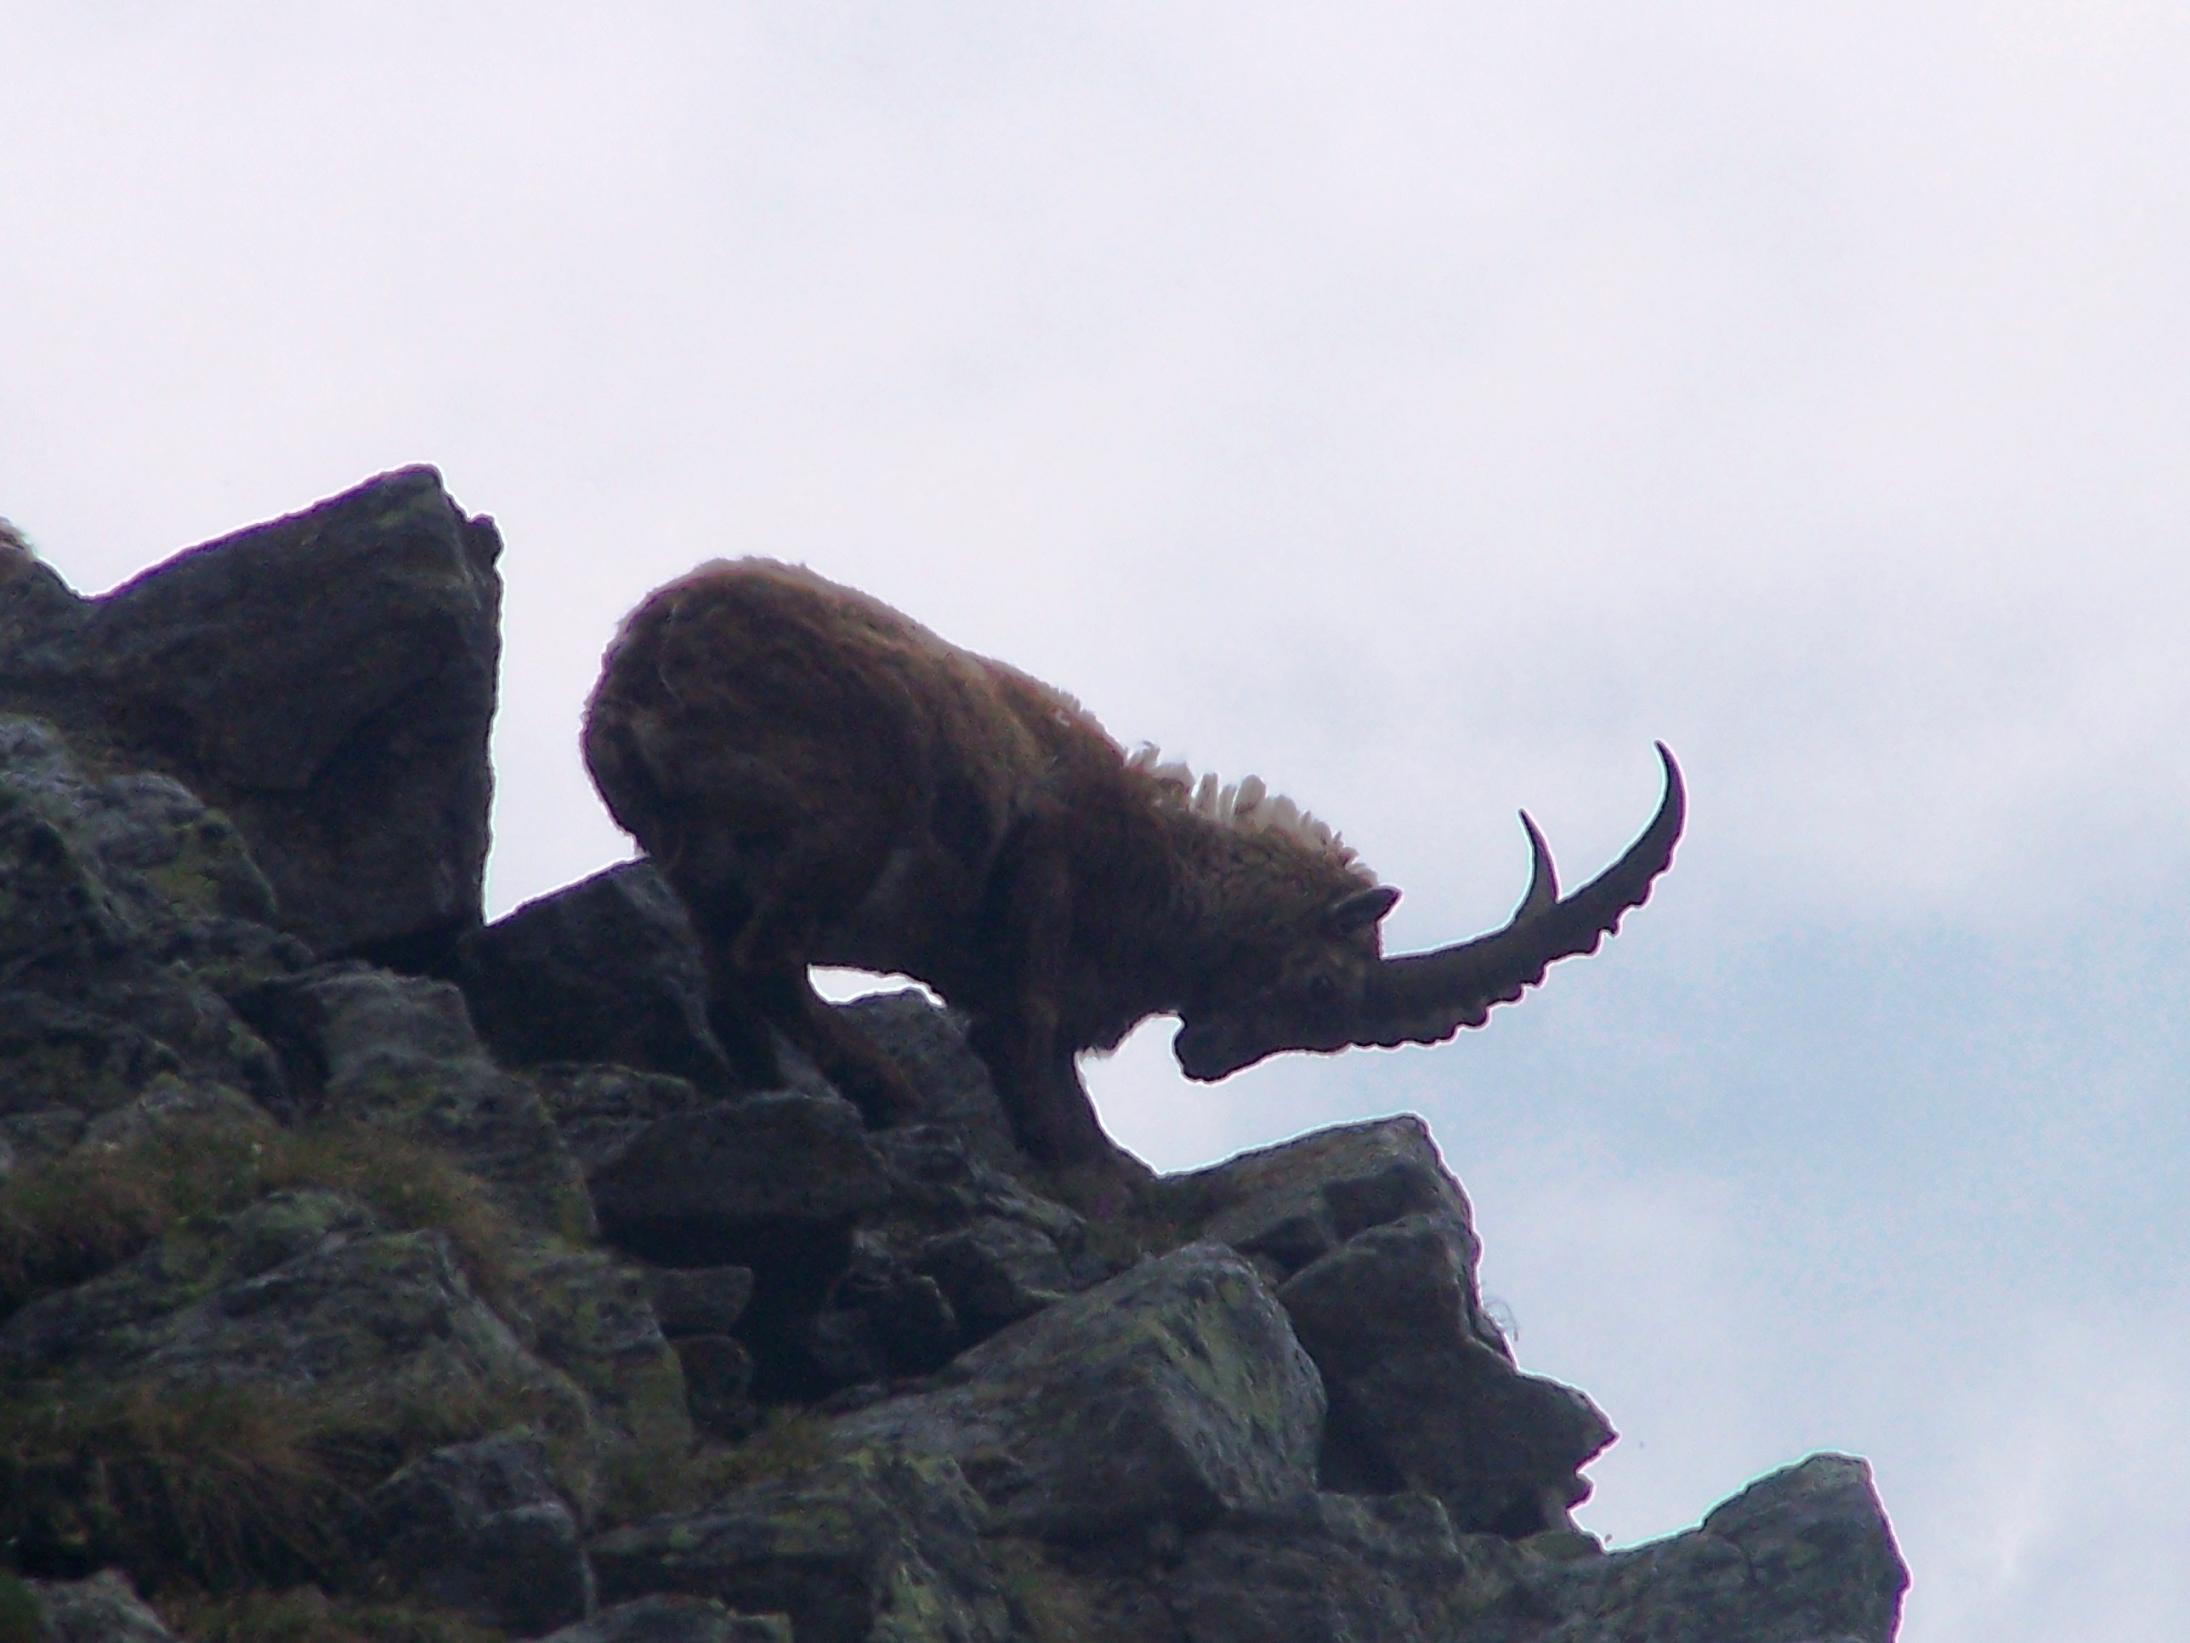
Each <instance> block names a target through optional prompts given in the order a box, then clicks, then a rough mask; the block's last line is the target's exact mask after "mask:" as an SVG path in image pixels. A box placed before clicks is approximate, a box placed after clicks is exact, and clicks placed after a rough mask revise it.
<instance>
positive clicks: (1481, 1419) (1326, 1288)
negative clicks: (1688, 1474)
mask: <svg viewBox="0 0 2190 1643" xmlns="http://www.w3.org/2000/svg"><path fill="white" fill-rule="evenodd" d="M1474 1263H1475V1247H1474V1240H1473V1237H1472V1235H1470V1234H1469V1233H1468V1230H1467V1229H1466V1227H1465V1226H1464V1225H1463V1224H1460V1223H1456V1222H1455V1221H1454V1219H1453V1218H1452V1217H1451V1216H1450V1215H1449V1214H1445V1215H1409V1216H1406V1217H1404V1218H1402V1219H1400V1220H1398V1221H1393V1222H1390V1223H1387V1224H1385V1225H1383V1226H1375V1227H1370V1228H1369V1229H1368V1230H1367V1231H1365V1232H1360V1233H1356V1234H1355V1235H1354V1236H1353V1237H1352V1238H1350V1239H1348V1240H1347V1241H1346V1242H1345V1243H1343V1244H1341V1245H1340V1246H1339V1247H1338V1248H1337V1249H1335V1250H1333V1251H1331V1253H1329V1254H1328V1255H1325V1256H1322V1257H1320V1258H1319V1259H1317V1260H1315V1261H1313V1262H1311V1263H1310V1264H1309V1265H1307V1266H1306V1267H1303V1268H1302V1269H1301V1270H1300V1271H1299V1272H1297V1273H1295V1274H1294V1275H1293V1276H1292V1277H1291V1278H1290V1279H1288V1280H1287V1281H1286V1282H1285V1284H1284V1285H1283V1287H1282V1288H1280V1289H1279V1291H1278V1297H1279V1299H1280V1300H1281V1301H1283V1302H1284V1305H1285V1309H1286V1311H1287V1313H1288V1314H1290V1315H1291V1317H1292V1320H1293V1327H1294V1328H1295V1329H1296V1330H1298V1331H1299V1334H1300V1339H1301V1344H1302V1345H1303V1346H1305V1347H1307V1349H1308V1352H1309V1355H1310V1356H1312V1357H1313V1358H1314V1359H1315V1361H1316V1366H1317V1367H1318V1368H1319V1369H1321V1370H1322V1371H1323V1377H1324V1383H1325V1385H1326V1386H1327V1387H1328V1388H1329V1389H1330V1395H1331V1430H1330V1433H1329V1434H1328V1436H1327V1438H1326V1442H1325V1460H1324V1472H1325V1476H1326V1479H1327V1481H1331V1482H1333V1483H1335V1484H1337V1485H1339V1486H1341V1487H1352V1488H1356V1489H1369V1490H1374V1489H1376V1488H1379V1487H1391V1486H1394V1485H1397V1486H1400V1487H1405V1488H1415V1489H1422V1490H1425V1491H1427V1492H1428V1493H1431V1494H1434V1495H1436V1496H1437V1497H1438V1498H1439V1499H1440V1500H1442V1501H1444V1503H1445V1505H1446V1507H1447V1508H1448V1509H1449V1510H1450V1511H1451V1512H1452V1515H1453V1521H1454V1522H1455V1523H1456V1524H1457V1525H1458V1526H1459V1527H1460V1528H1462V1529H1468V1530H1487V1531H1491V1532H1494V1533H1499V1534H1505V1535H1510V1536H1514V1537H1519V1536H1522V1535H1527V1534H1534V1533H1536V1532H1537V1531H1539V1530H1542V1529H1547V1528H1560V1527H1564V1526H1565V1524H1566V1521H1567V1520H1566V1515H1565V1509H1566V1508H1567V1507H1569V1506H1571V1505H1573V1504H1574V1503H1575V1502H1576V1501H1579V1500H1582V1499H1584V1498H1586V1497H1587V1495H1588V1493H1589V1486H1588V1484H1587V1483H1585V1482H1584V1481H1583V1480H1582V1479H1581V1477H1580V1476H1579V1475H1578V1474H1579V1471H1580V1468H1581V1466H1582V1465H1583V1463H1585V1462H1586V1461H1588V1460H1589V1459H1590V1457H1592V1456H1593V1455H1595V1454H1596V1453H1597V1452H1598V1451H1599V1450H1601V1449H1603V1448H1604V1446H1605V1445H1606V1444H1608V1443H1610V1442H1611V1441H1612V1437H1613V1433H1612V1428H1611V1426H1610V1424H1609V1423H1607V1422H1606V1420H1605V1418H1604V1416H1603V1415H1602V1414H1601V1413H1600V1412H1599V1411H1598V1409H1597V1406H1596V1405H1595V1404H1593V1403H1591V1402H1590V1401H1589V1400H1588V1399H1587V1398H1585V1397H1583V1396H1582V1394H1581V1393H1579V1392H1576V1391H1574V1390H1572V1389H1571V1388H1569V1387H1564V1386H1560V1385H1558V1384H1557V1383H1556V1382H1553V1381H1547V1380H1541V1379H1539V1378H1537V1377H1535V1376H1530V1375H1523V1374H1522V1373H1521V1372H1520V1371H1519V1370H1517V1369H1516V1368H1515V1367H1514V1365H1513V1360H1512V1358H1511V1357H1510V1356H1509V1355H1508V1354H1507V1353H1506V1352H1505V1350H1504V1344H1505V1343H1504V1341H1503V1340H1502V1339H1498V1338H1496V1337H1494V1336H1488V1335H1486V1333H1485V1331H1484V1330H1483V1329H1482V1328H1481V1327H1480V1326H1479V1322H1478V1320H1479V1319H1480V1317H1481V1307H1480V1303H1479V1302H1478V1301H1477V1299H1476V1295H1475V1274H1474Z"/></svg>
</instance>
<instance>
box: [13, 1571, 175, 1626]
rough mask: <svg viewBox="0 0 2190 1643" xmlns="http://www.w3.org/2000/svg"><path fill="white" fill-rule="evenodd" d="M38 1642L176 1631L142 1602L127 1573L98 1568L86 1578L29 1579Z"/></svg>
mask: <svg viewBox="0 0 2190 1643" xmlns="http://www.w3.org/2000/svg"><path fill="white" fill-rule="evenodd" d="M26 1584H27V1585H28V1586H29V1588H30V1591H31V1595H32V1596H33V1597H34V1598H35V1599H36V1600H37V1603H38V1615H37V1619H38V1620H39V1621H40V1622H41V1629H40V1630H38V1631H37V1632H35V1633H31V1634H28V1636H26V1637H25V1639H24V1643H31V1640H32V1639H33V1638H36V1639H40V1640H42V1643H176V1639H175V1634H174V1633H173V1632H171V1631H169V1630H168V1629H167V1627H166V1626H165V1625H164V1624H163V1623H162V1622H161V1620H160V1617H159V1616H158V1615H156V1614H154V1613H153V1612H152V1610H151V1609H150V1608H149V1607H147V1606H146V1604H145V1601H144V1599H143V1598H141V1597H139V1596H138V1595H137V1592H136V1588H135V1587H133V1586H131V1585H130V1583H129V1577H128V1576H127V1575H125V1574H122V1573H121V1572H120V1571H119V1570H115V1569H101V1570H100V1571H99V1572H98V1573H97V1574H95V1575H93V1576H91V1577H90V1578H89V1579H88V1580H33V1581H28V1582H26Z"/></svg>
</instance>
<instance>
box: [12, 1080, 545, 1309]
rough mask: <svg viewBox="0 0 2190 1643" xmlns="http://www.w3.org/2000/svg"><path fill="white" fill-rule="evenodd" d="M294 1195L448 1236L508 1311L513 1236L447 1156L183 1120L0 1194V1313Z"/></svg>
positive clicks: (335, 1126)
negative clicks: (256, 1205) (349, 1203)
mask: <svg viewBox="0 0 2190 1643" xmlns="http://www.w3.org/2000/svg"><path fill="white" fill-rule="evenodd" d="M296 1187H325V1188H329V1189H332V1190H334V1191H337V1192H341V1193H344V1194H346V1195H347V1196H349V1197H352V1198H355V1199H356V1200H358V1201H359V1202H361V1203H363V1204H365V1205H366V1206H368V1207H369V1208H370V1209H372V1210H373V1212H374V1213H375V1214H377V1215H378V1216H379V1217H380V1219H381V1220H382V1221H383V1222H384V1223H385V1224H386V1225H388V1226H390V1227H392V1228H395V1229H398V1230H403V1231H415V1230H425V1229H431V1230H435V1231H439V1232H441V1233H443V1234H444V1235H445V1236H446V1237H447V1238H448V1240H449V1242H450V1244H451V1246H452V1247H453V1249H454V1250H455V1252H456V1256H457V1259H458V1260H459V1261H460V1262H461V1263H462V1264H463V1267H464V1271H465V1276H466V1277H468V1278H469V1279H470V1280H471V1281H472V1284H473V1285H474V1287H475V1288H477V1289H478V1290H479V1292H480V1294H481V1295H482V1296H483V1297H485V1298H486V1299H487V1300H488V1302H489V1303H490V1304H494V1303H496V1302H497V1301H499V1300H502V1299H506V1298H507V1296H508V1294H509V1291H510V1286H511V1283H512V1266H513V1256H512V1253H511V1252H512V1250H513V1248H514V1247H515V1244H516V1241H517V1239H518V1237H519V1232H518V1229H517V1228H516V1226H515V1224H514V1223H513V1222H512V1221H511V1220H510V1218H509V1217H508V1216H507V1215H506V1214H505V1213H504V1212H503V1211H502V1210H501V1209H500V1208H499V1207H498V1206H497V1205H496V1204H495V1203H494V1201H493V1199H492V1197H491V1196H490V1195H489V1194H488V1192H487V1189H486V1188H485V1187H484V1186H483V1185H481V1184H480V1182H479V1181H478V1180H477V1179H476V1178H475V1177H473V1176H471V1175H468V1174H466V1173H465V1172H464V1171H463V1170H462V1169H460V1168H458V1167H457V1166H456V1165H455V1164H454V1163H452V1162H451V1161H450V1160H449V1158H448V1157H447V1156H446V1155H445V1154H443V1153H441V1152H439V1151H436V1150H435V1149H434V1148H432V1147H428V1146H422V1145H420V1144H419V1143H417V1142H415V1141H409V1140H406V1139H404V1138H403V1137H402V1136H399V1135H393V1134H390V1133H389V1132H388V1131H386V1130H381V1129H376V1128H373V1127H371V1126H369V1125H364V1124H356V1123H330V1124H322V1125H313V1126H309V1127H306V1128H304V1129H299V1130H285V1129H281V1128H279V1127H277V1126H275V1125H274V1124H272V1123H271V1122H268V1123H266V1124H263V1125H254V1124H239V1123H234V1122H225V1123H224V1122H218V1121H212V1120H184V1121H179V1122H176V1123H173V1124H169V1125H164V1126H162V1127H161V1128H159V1129H158V1130H156V1131H153V1132H151V1133H148V1134H145V1135H142V1136H139V1137H136V1138H135V1139H132V1140H130V1141H127V1142H124V1143H121V1144H119V1145H116V1146H113V1147H97V1146H85V1147H77V1148H75V1149H73V1150H71V1151H70V1152H68V1153H65V1154H63V1155H62V1156H61V1157H60V1158H58V1159H56V1160H54V1161H53V1162H52V1163H50V1164H47V1165H45V1166H44V1167H43V1168H38V1169H30V1170H24V1171H21V1172H19V1173H18V1174H16V1175H13V1176H11V1177H9V1178H8V1179H7V1180H6V1181H4V1182H0V1312H4V1311H8V1310H12V1309H13V1308H15V1307H17V1306H20V1305H21V1304H22V1303H23V1302H25V1301H27V1300H29V1299H31V1298H32V1297H34V1296H36V1295H38V1294H40V1293H42V1292H44V1291H47V1290H50V1289H56V1288H60V1287H62V1286H64V1285H67V1284H73V1283H80V1282H82V1281H83V1280H84V1279H86V1278H90V1277H93V1276H96V1275H97V1274H98V1273H100V1272H103V1271H105V1270H107V1269H108V1268H110V1267H113V1266H115V1265H118V1264H119V1263H120V1262H122V1261H125V1260H127V1259H129V1258H130V1257H131V1256H132V1255H135V1254H136V1253H138V1252H139V1251H140V1250H142V1249H144V1248H146V1247H148V1246H149V1245H151V1244H152V1243H154V1242H156V1241H157V1240H158V1239H159V1238H161V1237H162V1236H163V1235H165V1234H166V1233H168V1232H169V1231H170V1230H171V1229H175V1228H179V1227H183V1226H186V1225H189V1224H191V1223H193V1222H195V1221H198V1220H199V1219H201V1218H203V1217H208V1216H214V1215H221V1214H229V1213H233V1212H234V1211H236V1210H239V1209H242V1208H243V1207H244V1206H246V1205H248V1204H250V1203H252V1202H255V1201H256V1200H258V1199H260V1198H263V1197H265V1196H266V1195H267V1194H269V1193H273V1192H278V1191H281V1190H283V1189H286V1188H296Z"/></svg>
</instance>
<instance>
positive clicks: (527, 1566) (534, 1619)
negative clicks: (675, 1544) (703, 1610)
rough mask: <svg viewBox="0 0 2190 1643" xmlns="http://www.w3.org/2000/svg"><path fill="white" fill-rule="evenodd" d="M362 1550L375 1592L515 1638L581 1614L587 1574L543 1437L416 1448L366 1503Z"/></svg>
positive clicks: (589, 1587)
mask: <svg viewBox="0 0 2190 1643" xmlns="http://www.w3.org/2000/svg"><path fill="white" fill-rule="evenodd" d="M362 1518H363V1523H362V1526H361V1528H360V1530H359V1534H358V1540H359V1543H360V1550H361V1551H362V1552H363V1553H364V1555H365V1556H366V1557H367V1559H368V1560H369V1575H370V1577H371V1580H372V1581H373V1583H375V1584H377V1585H378V1586H379V1587H380V1588H381V1589H383V1590H388V1589H393V1590H398V1591H402V1592H404V1593H405V1594H406V1595H409V1596H413V1597H422V1598H424V1599H425V1600H426V1601H427V1602H429V1603H432V1604H434V1605H436V1606H438V1607H442V1608H446V1609H451V1610H454V1611H455V1612H456V1613H458V1614H461V1615H463V1616H464V1617H465V1618H466V1619H467V1620H471V1621H474V1622H476V1623H477V1624H479V1625H482V1626H495V1627H500V1628H502V1629H503V1630H505V1631H512V1632H517V1633H520V1634H524V1633H531V1632H537V1631H541V1630H544V1629H545V1628H547V1627H550V1626H559V1625H562V1624H564V1623H566V1622H569V1621H574V1620H579V1619H582V1618H583V1617H584V1616H585V1614H586V1613H587V1612H588V1611H589V1610H590V1609H591V1608H592V1607H593V1571H592V1568H591V1566H590V1565H589V1564H588V1563H587V1562H586V1556H585V1548H584V1545H583V1544H582V1541H581V1538H580V1536H579V1533H578V1522H577V1519H576V1518H575V1517H573V1516H572V1514H571V1510H570V1506H569V1504H568V1502H566V1501H565V1500H564V1499H563V1497H562V1495H561V1493H560V1492H559V1491H558V1490H557V1489H556V1487H555V1484H554V1481H553V1480H552V1478H551V1477H550V1475H549V1470H548V1464H547V1455H546V1452H545V1449H544V1447H543V1446H542V1444H541V1443H540V1440H539V1439H538V1438H536V1437H531V1436H528V1435H525V1434H522V1433H512V1432H500V1433H496V1434H495V1435H494V1436H492V1437H487V1438H481V1439H478V1440H476V1441H474V1442H471V1443H457V1444H450V1445H448V1446H446V1447H444V1448H441V1449H436V1450H434V1451H433V1452H432V1453H431V1454H427V1455H422V1456H420V1457H419V1458H418V1459H417V1460H414V1461H412V1462H411V1463H410V1464H409V1465H408V1466H405V1467H404V1468H403V1469H402V1470H400V1471H398V1472H397V1473H396V1474H395V1475H394V1476H392V1477H390V1478H389V1479H388V1480H387V1481H386V1482H384V1483H382V1484H381V1485H380V1486H379V1487H378V1488H377V1489H375V1490H374V1491H373V1492H372V1493H371V1494H370V1495H368V1496H367V1497H366V1499H365V1502H364V1506H363V1509H362Z"/></svg>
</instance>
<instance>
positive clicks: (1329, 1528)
mask: <svg viewBox="0 0 2190 1643" xmlns="http://www.w3.org/2000/svg"><path fill="white" fill-rule="evenodd" d="M1528 1566H1529V1560H1528V1558H1527V1556H1526V1555H1525V1554H1524V1553H1521V1552H1519V1551H1518V1550H1516V1549H1515V1548H1514V1547H1513V1546H1512V1545H1510V1544H1509V1543H1508V1542H1506V1541H1503V1540H1497V1539H1493V1538H1491V1537H1488V1536H1481V1535H1456V1534H1455V1533H1454V1532H1453V1527H1452V1522H1451V1520H1450V1518H1448V1517H1447V1516H1446V1514H1445V1511H1444V1508H1443V1507H1442V1506H1441V1505H1440V1504H1439V1503H1438V1502H1437V1501H1436V1500H1435V1499H1433V1498H1431V1497H1430V1496H1427V1495H1417V1494H1399V1495H1386V1496H1382V1497H1380V1498H1377V1499H1373V1500H1357V1499H1353V1498H1350V1497H1347V1496H1344V1495H1331V1494H1322V1495H1302V1496H1297V1497H1295V1498H1294V1499H1292V1500H1288V1501H1282V1502H1279V1503H1277V1504H1275V1505H1271V1506H1266V1507H1260V1508H1257V1509H1255V1510H1251V1511H1246V1512H1239V1513H1235V1514H1233V1515H1232V1516H1231V1517H1229V1518H1227V1519H1226V1520H1225V1521H1224V1522H1223V1523H1221V1524H1218V1525H1216V1526H1215V1527H1213V1528H1211V1529H1210V1530H1208V1531H1207V1532H1206V1533H1204V1534H1200V1535H1197V1536H1195V1537H1194V1539H1193V1540H1192V1541H1191V1542H1190V1543H1189V1544H1188V1545H1187V1547H1186V1549H1185V1551H1184V1553H1183V1555H1182V1556H1181V1557H1180V1559H1179V1562H1178V1565H1177V1567H1176V1568H1174V1569H1173V1570H1171V1571H1170V1572H1169V1574H1168V1575H1167V1576H1166V1577H1165V1578H1164V1579H1163V1583H1162V1590H1163V1595H1164V1600H1165V1606H1166V1607H1167V1608H1168V1609H1169V1610H1170V1611H1171V1612H1172V1613H1173V1614H1174V1615H1176V1616H1177V1618H1178V1624H1179V1634H1180V1637H1181V1638H1182V1640H1183V1643H1327V1640H1329V1639H1332V1638H1347V1639H1350V1640H1354V1643H1431V1640H1433V1639H1434V1640H1442V1639H1446V1638H1460V1637H1465V1638H1467V1639H1469V1640H1470V1643H1475V1640H1477V1639H1480V1638H1483V1637H1484V1636H1485V1632H1486V1631H1487V1630H1488V1629H1489V1628H1490V1627H1491V1626H1492V1625H1494V1624H1496V1623H1497V1622H1498V1621H1500V1620H1501V1619H1504V1620H1507V1621H1526V1620H1528V1619H1530V1618H1532V1617H1536V1616H1540V1614H1541V1609H1540V1607H1539V1606H1538V1604H1537V1601H1536V1599H1535V1597H1534V1594H1533V1593H1532V1592H1531V1591H1530V1590H1529V1588H1528V1587H1527V1585H1526V1584H1525V1580H1524V1575H1525V1572H1526V1570H1527V1568H1528ZM1638 1635H1639V1634H1638Z"/></svg>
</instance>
